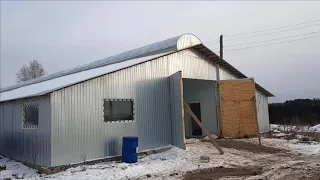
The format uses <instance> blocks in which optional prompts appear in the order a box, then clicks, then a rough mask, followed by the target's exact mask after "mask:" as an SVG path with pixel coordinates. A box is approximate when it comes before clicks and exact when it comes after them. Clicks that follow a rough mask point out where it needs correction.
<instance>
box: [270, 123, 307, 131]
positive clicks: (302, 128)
mask: <svg viewBox="0 0 320 180" xmlns="http://www.w3.org/2000/svg"><path fill="white" fill-rule="evenodd" d="M270 130H271V131H272V132H280V131H282V132H283V131H285V132H288V131H296V132H310V131H311V129H310V126H294V125H282V124H270Z"/></svg>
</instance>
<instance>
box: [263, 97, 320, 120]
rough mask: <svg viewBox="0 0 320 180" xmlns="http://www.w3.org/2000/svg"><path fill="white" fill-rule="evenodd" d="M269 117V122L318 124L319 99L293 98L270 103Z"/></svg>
mask: <svg viewBox="0 0 320 180" xmlns="http://www.w3.org/2000/svg"><path fill="white" fill-rule="evenodd" d="M269 119H270V123H271V124H291V125H310V126H313V125H316V124H320V99H318V98H315V99H295V100H291V101H286V102H284V103H271V104H269Z"/></svg>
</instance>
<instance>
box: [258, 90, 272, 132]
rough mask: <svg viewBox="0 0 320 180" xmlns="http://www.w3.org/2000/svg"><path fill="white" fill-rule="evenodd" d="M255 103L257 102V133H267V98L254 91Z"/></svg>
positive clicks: (268, 126) (268, 127) (268, 128)
mask: <svg viewBox="0 0 320 180" xmlns="http://www.w3.org/2000/svg"><path fill="white" fill-rule="evenodd" d="M256 101H257V111H258V122H259V131H260V132H261V133H263V132H269V131H270V122H269V109H268V97H266V96H265V95H263V94H262V93H260V92H258V91H256Z"/></svg>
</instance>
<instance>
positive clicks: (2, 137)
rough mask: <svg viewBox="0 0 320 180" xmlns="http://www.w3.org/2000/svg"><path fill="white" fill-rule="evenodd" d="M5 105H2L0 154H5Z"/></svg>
mask: <svg viewBox="0 0 320 180" xmlns="http://www.w3.org/2000/svg"><path fill="white" fill-rule="evenodd" d="M3 107H4V106H3V105H2V104H0V154H3V152H4V117H3V116H4V113H3Z"/></svg>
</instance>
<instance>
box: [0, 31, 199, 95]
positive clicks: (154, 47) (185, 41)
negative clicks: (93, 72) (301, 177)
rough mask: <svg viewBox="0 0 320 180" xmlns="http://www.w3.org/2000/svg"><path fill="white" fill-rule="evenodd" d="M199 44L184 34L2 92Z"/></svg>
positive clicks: (6, 88)
mask: <svg viewBox="0 0 320 180" xmlns="http://www.w3.org/2000/svg"><path fill="white" fill-rule="evenodd" d="M197 44H201V41H200V39H199V38H197V37H196V36H194V35H192V34H184V35H181V36H176V37H173V38H170V39H167V40H164V41H160V42H156V43H153V44H150V45H147V46H143V47H140V48H137V49H133V50H130V51H126V52H123V53H120V54H117V55H114V56H111V57H108V58H105V59H101V60H98V61H94V62H92V63H89V64H85V65H81V66H77V67H75V68H71V69H67V70H63V71H60V72H57V73H53V74H49V75H46V76H42V77H39V78H36V79H32V80H29V81H25V82H21V83H18V84H15V85H13V86H9V87H5V88H1V89H0V92H6V91H10V90H13V89H17V88H20V87H23V86H27V85H31V84H35V83H40V82H43V81H48V80H51V79H55V78H59V77H62V76H66V75H70V74H74V73H78V72H81V71H87V70H90V69H94V68H99V67H102V66H106V65H110V64H114V63H119V62H122V61H126V60H130V59H134V58H139V57H144V56H150V55H154V54H159V53H163V52H167V51H171V50H175V51H177V50H181V49H184V48H188V47H191V46H194V45H197Z"/></svg>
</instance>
